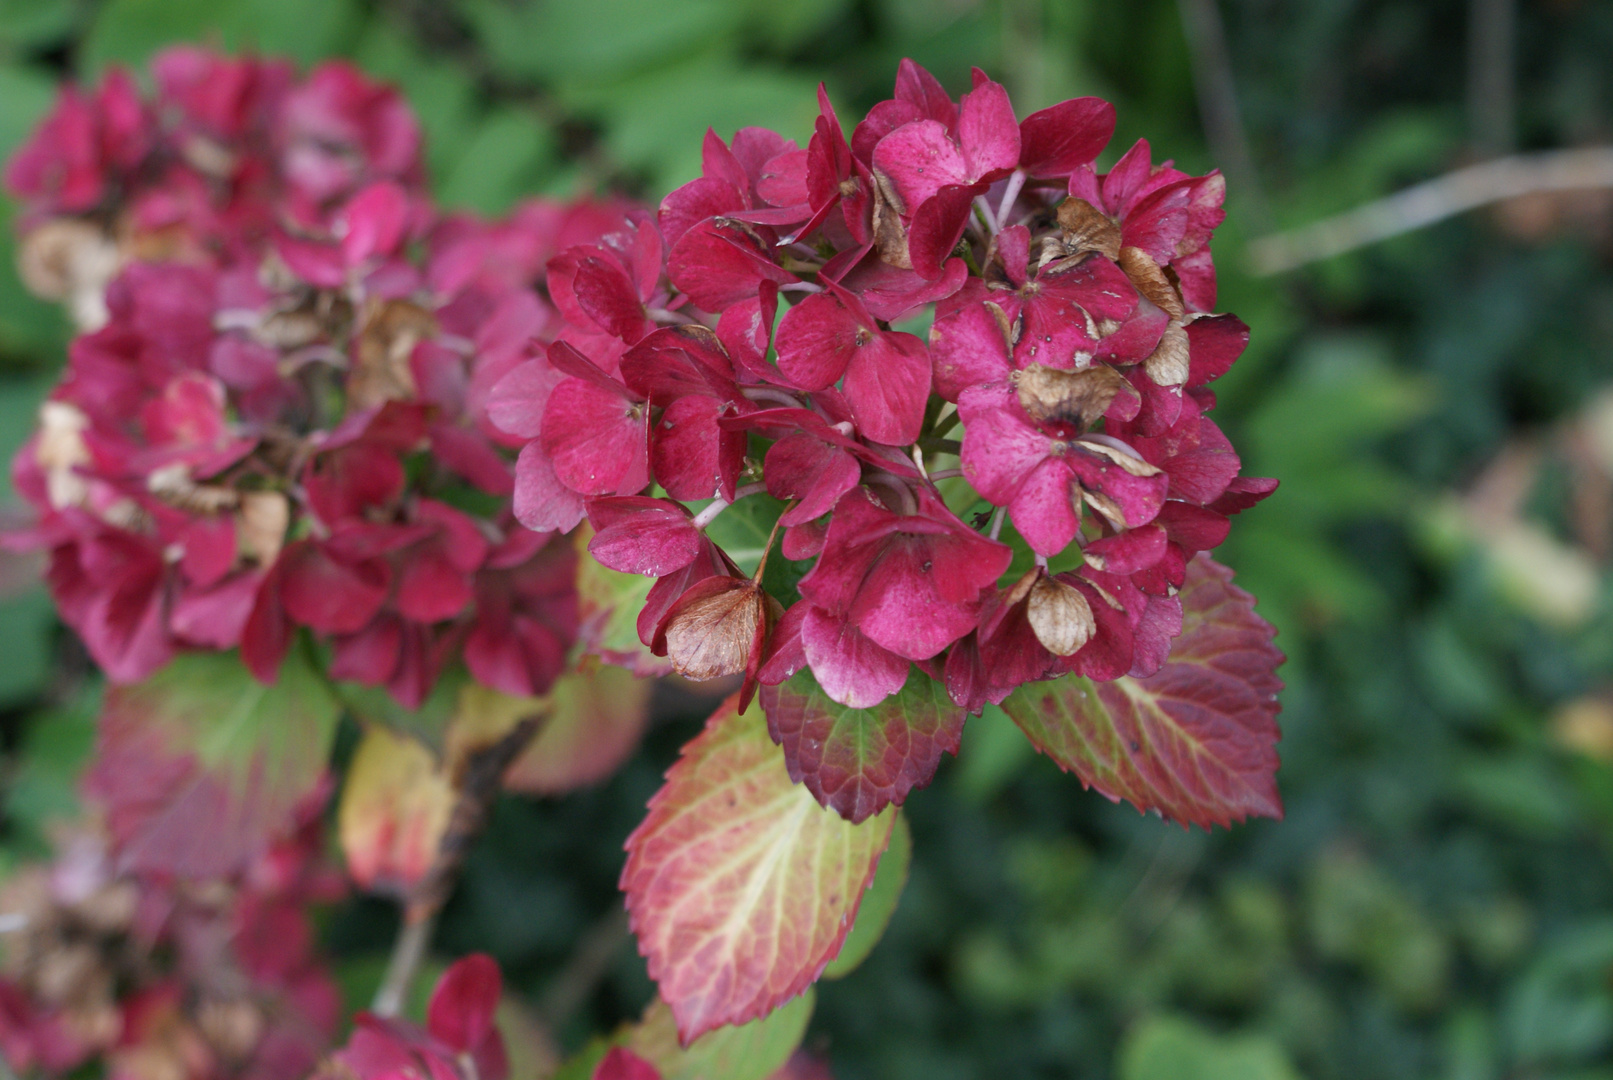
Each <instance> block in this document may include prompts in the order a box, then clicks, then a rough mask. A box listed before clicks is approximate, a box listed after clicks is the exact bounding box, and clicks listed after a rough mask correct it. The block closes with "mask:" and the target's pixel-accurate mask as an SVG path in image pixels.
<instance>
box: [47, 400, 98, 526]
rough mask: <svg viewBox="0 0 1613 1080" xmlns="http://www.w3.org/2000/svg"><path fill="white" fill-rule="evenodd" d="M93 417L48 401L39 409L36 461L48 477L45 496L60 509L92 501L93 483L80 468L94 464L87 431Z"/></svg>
mask: <svg viewBox="0 0 1613 1080" xmlns="http://www.w3.org/2000/svg"><path fill="white" fill-rule="evenodd" d="M89 426H90V418H89V417H88V416H87V415H86V414H85V412H84V410H82V409H80V408H79V407H78V406H76V405H70V404H68V403H67V402H65V401H47V402H45V403H44V404H43V405H41V406H40V407H39V436H38V438H36V439H35V440H34V461H35V463H37V464H38V465H39V467H40V469H41V470H42V471H43V472H44V474H45V495H46V497H47V498H48V499H50V505H51V506H53V507H54V508H56V509H57V510H65V509H66V508H67V507H70V506H81V505H83V503H84V501H85V500H86V499H88V498H89V491H90V487H89V482H88V481H87V480H85V479H84V477H83V476H81V475H80V474H79V471H78V467H79V466H80V465H87V464H89V461H90V450H89V445H88V444H87V443H86V442H85V441H84V432H85V431H86V430H87V429H88V428H89Z"/></svg>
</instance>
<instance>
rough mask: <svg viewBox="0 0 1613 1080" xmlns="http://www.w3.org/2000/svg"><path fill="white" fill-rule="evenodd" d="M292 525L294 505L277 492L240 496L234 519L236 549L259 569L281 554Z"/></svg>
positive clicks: (251, 493) (252, 493)
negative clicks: (292, 507) (239, 503)
mask: <svg viewBox="0 0 1613 1080" xmlns="http://www.w3.org/2000/svg"><path fill="white" fill-rule="evenodd" d="M290 524H291V503H290V502H288V501H287V500H286V497H285V496H284V495H282V494H280V493H279V492H278V491H249V492H247V493H245V494H244V495H242V496H241V506H240V509H239V510H238V511H237V512H236V517H235V538H236V546H237V547H239V548H240V550H241V554H242V555H244V556H246V557H247V558H249V559H252V560H254V561H255V562H256V563H257V564H258V565H259V566H268V565H270V564H271V563H273V562H274V561H275V559H276V558H278V557H279V555H280V549H281V547H283V546H284V545H285V542H286V529H287V528H288V527H289V526H290Z"/></svg>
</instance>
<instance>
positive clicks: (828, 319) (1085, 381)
mask: <svg viewBox="0 0 1613 1080" xmlns="http://www.w3.org/2000/svg"><path fill="white" fill-rule="evenodd" d="M819 103H820V109H821V115H820V117H819V119H818V121H817V125H816V131H815V133H814V135H813V136H812V139H811V141H810V143H809V144H808V146H807V148H806V149H804V150H803V149H801V148H800V147H799V146H797V145H796V144H795V143H794V142H791V141H789V140H787V139H785V138H783V137H782V136H780V135H778V134H776V133H774V132H771V131H766V130H762V129H757V128H747V129H744V130H741V131H739V132H738V133H737V134H736V135H735V136H734V138H733V140H732V142H731V143H724V142H723V141H722V140H721V139H720V138H718V137H717V136H716V135H715V134H714V133H708V135H707V137H706V143H705V148H704V150H705V152H704V169H703V175H702V176H701V177H700V178H699V179H696V180H694V181H691V182H690V183H688V184H686V185H684V186H683V187H681V188H679V189H677V190H676V191H674V192H672V193H671V194H670V195H668V196H667V197H666V199H665V200H664V201H663V202H662V204H661V207H660V211H659V215H658V218H657V219H655V220H652V219H651V218H649V217H648V216H647V215H641V216H637V217H635V218H634V219H633V221H632V223H631V225H630V226H629V227H628V228H627V229H625V230H623V231H621V232H619V233H616V234H614V235H611V236H607V237H604V238H603V239H601V240H600V241H599V242H597V243H593V244H585V245H579V246H577V247H573V248H571V249H569V250H567V251H564V252H562V253H561V254H560V255H559V256H558V257H557V258H556V259H554V260H553V261H552V262H551V263H550V267H549V279H548V286H549V292H550V296H551V298H552V301H553V304H554V306H555V307H556V308H557V309H558V311H559V312H560V314H561V315H562V316H563V317H564V319H565V320H566V326H565V327H564V329H562V330H561V331H560V333H559V334H558V335H557V337H556V339H555V340H554V341H553V342H552V343H551V344H550V345H549V346H548V347H547V349H546V350H544V351H543V353H542V354H541V355H534V356H533V357H532V358H531V359H529V360H527V361H526V362H524V363H522V364H521V365H519V366H518V367H516V368H515V369H514V370H512V371H511V372H510V373H509V374H508V375H507V376H505V377H504V379H503V380H502V381H501V382H500V383H499V384H498V385H497V386H495V387H494V388H493V391H492V397H491V401H490V406H489V411H490V415H491V416H492V419H493V421H494V423H495V424H497V425H498V426H500V427H502V428H503V429H504V430H505V431H506V432H508V433H509V434H510V435H511V436H515V437H518V438H521V439H524V440H527V442H526V446H525V447H524V448H523V449H522V451H521V454H520V457H519V460H518V463H517V467H516V482H515V492H514V496H515V514H516V516H517V517H518V518H519V519H520V520H521V521H522V522H523V523H524V524H526V525H527V526H528V527H530V528H532V529H537V530H566V529H571V528H573V527H574V526H576V525H578V523H579V522H581V521H582V520H583V519H584V518H585V517H586V518H587V519H588V520H589V522H590V524H591V526H592V527H593V529H594V530H595V535H594V537H593V539H592V540H591V542H590V543H589V550H590V551H591V552H592V553H593V555H594V557H595V558H596V559H598V560H599V561H600V562H601V563H603V564H605V565H606V566H608V567H611V568H612V569H615V570H620V571H624V572H631V573H638V574H645V575H651V576H654V577H656V578H657V579H658V580H657V581H656V583H655V585H654V586H653V587H652V588H651V589H650V591H649V595H648V599H647V601H646V603H645V605H644V608H643V610H642V612H641V614H640V617H639V620H638V631H639V635H640V638H641V639H642V641H643V642H644V644H645V645H646V646H648V647H649V648H651V649H652V650H653V651H654V652H655V653H657V654H658V655H664V656H667V657H668V658H669V659H670V660H671V662H672V664H673V666H674V667H675V668H676V669H677V670H679V671H681V672H683V673H684V674H686V675H689V676H691V677H695V678H709V677H713V676H716V675H733V674H739V673H741V672H743V673H744V676H745V685H744V691H743V694H744V697H745V698H746V699H747V700H748V698H749V695H750V694H752V693H754V692H755V689H756V686H757V684H758V683H760V684H763V685H770V684H777V683H780V682H783V681H784V680H785V679H788V678H790V677H791V676H792V675H793V674H794V673H795V672H797V671H799V670H800V669H802V668H803V667H805V668H810V670H811V673H812V675H813V676H814V678H815V679H816V682H817V683H818V685H819V686H820V687H821V688H822V690H823V692H824V693H826V694H827V695H828V696H829V697H830V698H832V699H834V700H835V701H836V702H839V703H841V704H842V705H846V706H850V707H855V708H867V707H871V706H874V705H877V704H878V703H880V702H881V701H883V700H884V699H885V698H887V697H888V696H889V695H891V694H893V693H895V692H896V691H898V690H899V689H901V688H902V687H903V686H904V684H905V683H906V681H907V680H908V678H909V677H910V675H911V667H912V665H913V664H917V665H919V666H920V668H921V670H922V671H924V672H925V673H927V675H928V676H929V677H932V678H935V679H938V680H941V681H942V682H944V684H945V686H946V689H947V691H948V693H949V694H950V696H951V698H952V700H953V701H954V702H955V703H956V704H957V705H958V706H960V707H963V708H966V709H968V710H969V711H971V712H973V711H978V710H979V709H981V708H982V707H983V706H984V705H985V703H987V702H1000V701H1001V700H1003V698H1004V697H1006V696H1007V695H1008V694H1009V693H1011V692H1012V691H1013V690H1014V689H1015V688H1016V687H1018V686H1020V685H1022V684H1024V683H1026V682H1031V681H1035V680H1040V679H1047V678H1051V677H1055V676H1057V675H1060V674H1063V673H1068V672H1075V673H1079V674H1081V675H1084V676H1087V677H1089V678H1093V679H1098V680H1111V679H1115V678H1118V677H1120V676H1123V675H1126V674H1128V673H1129V674H1133V675H1138V676H1143V675H1147V674H1150V673H1152V672H1154V671H1156V670H1157V669H1158V668H1159V667H1160V666H1161V665H1162V664H1163V663H1164V662H1165V658H1166V655H1167V653H1168V652H1169V649H1170V643H1171V640H1172V639H1173V638H1174V637H1175V636H1176V635H1177V634H1178V633H1179V632H1180V630H1181V625H1182V615H1181V605H1180V603H1179V601H1178V600H1177V597H1176V591H1177V589H1178V587H1179V586H1180V585H1181V584H1182V581H1183V576H1184V573H1185V568H1186V565H1187V562H1188V560H1189V559H1190V558H1191V557H1192V555H1193V554H1194V553H1195V552H1198V551H1204V550H1208V549H1210V548H1213V547H1215V546H1216V545H1218V544H1219V543H1220V542H1221V541H1222V540H1223V539H1224V538H1225V536H1226V534H1227V531H1228V515H1230V514H1232V513H1235V512H1237V511H1239V510H1241V509H1243V508H1245V507H1247V506H1250V505H1252V504H1253V503H1254V502H1256V501H1258V500H1259V499H1260V498H1262V497H1264V496H1265V495H1266V494H1269V493H1270V492H1271V491H1272V490H1273V489H1274V488H1275V486H1276V485H1275V482H1273V481H1269V480H1261V479H1250V478H1241V477H1239V476H1238V473H1239V469H1240V464H1239V461H1238V458H1237V455H1236V454H1235V453H1234V452H1233V450H1232V447H1231V446H1230V444H1229V443H1228V442H1227V440H1226V438H1225V437H1224V436H1223V435H1222V434H1221V432H1220V430H1219V429H1218V428H1217V427H1216V425H1215V424H1214V423H1213V422H1212V421H1211V420H1209V419H1208V418H1207V417H1206V416H1205V413H1206V411H1207V410H1209V409H1210V408H1211V407H1212V406H1213V404H1214V401H1215V398H1214V394H1213V393H1212V392H1211V391H1210V390H1209V389H1208V388H1207V387H1206V385H1205V384H1207V383H1208V382H1210V381H1211V380H1213V379H1214V378H1216V377H1218V376H1219V375H1221V374H1223V373H1224V372H1225V371H1226V370H1227V369H1228V368H1229V367H1230V365H1231V364H1232V362H1233V361H1234V360H1235V359H1236V358H1237V357H1238V355H1239V354H1240V353H1241V352H1242V350H1243V347H1244V345H1245V343H1246V341H1247V337H1248V331H1247V328H1246V327H1245V326H1243V324H1242V323H1240V322H1239V321H1238V320H1237V319H1236V318H1234V317H1232V316H1226V315H1223V316H1215V315H1211V314H1209V313H1208V312H1209V310H1210V309H1211V308H1212V307H1213V305H1214V301H1215V271H1214V266H1213V263H1212V262H1211V258H1210V250H1209V240H1210V235H1211V232H1212V231H1213V229H1214V228H1215V226H1216V225H1217V224H1219V222H1220V221H1221V219H1222V217H1223V213H1222V210H1221V202H1222V197H1223V194H1224V184H1223V181H1222V179H1221V177H1220V176H1219V175H1218V174H1216V173H1211V174H1209V175H1207V176H1200V177H1194V176H1189V175H1187V174H1185V173H1183V172H1181V171H1179V170H1177V169H1175V168H1173V167H1172V166H1171V165H1169V164H1164V165H1160V166H1157V167H1156V166H1154V165H1153V164H1152V162H1151V160H1150V150H1149V147H1148V145H1147V143H1146V142H1139V143H1138V144H1137V145H1136V146H1135V147H1133V148H1132V149H1131V150H1130V151H1129V152H1127V153H1126V154H1125V155H1124V156H1123V157H1122V158H1121V159H1120V161H1119V163H1118V164H1117V165H1116V166H1115V167H1114V168H1113V169H1112V170H1111V171H1109V172H1108V173H1106V174H1098V173H1097V172H1095V170H1094V168H1093V161H1094V159H1095V158H1096V157H1097V155H1098V154H1099V153H1100V152H1101V151H1102V150H1103V148H1104V147H1105V145H1106V144H1107V143H1108V141H1109V137H1110V135H1111V134H1112V132H1113V128H1114V110H1113V108H1112V107H1111V106H1110V105H1108V104H1107V103H1105V102H1102V101H1099V100H1097V99H1093V98H1082V99H1077V100H1073V101H1066V102H1064V103H1062V104H1060V105H1056V106H1053V107H1051V108H1049V109H1044V110H1042V111H1040V112H1037V113H1034V114H1032V115H1030V116H1028V117H1026V118H1025V119H1024V120H1023V121H1019V120H1017V119H1016V117H1015V114H1014V110H1013V107H1012V105H1011V103H1010V102H1009V99H1008V95H1007V93H1006V91H1004V89H1003V88H1002V87H1001V86H1000V85H998V84H997V83H994V82H992V81H991V80H990V79H988V78H987V77H986V76H985V75H984V74H982V73H981V72H979V71H976V72H975V79H974V88H973V89H972V90H971V91H970V92H969V93H967V94H965V95H964V96H963V98H962V100H961V101H954V100H953V99H952V98H951V97H949V96H948V95H947V94H946V92H945V91H944V90H943V89H942V88H941V86H940V84H939V83H938V82H937V81H936V80H935V79H934V77H933V76H931V75H930V74H929V73H928V72H926V71H924V70H923V69H922V68H920V67H919V66H918V65H916V64H913V63H912V62H911V61H904V62H903V64H902V67H901V70H900V74H899V75H898V78H897V82H896V92H895V96H894V97H893V98H892V99H891V100H888V101H884V102H881V103H879V104H878V105H876V106H875V107H874V108H873V109H872V110H870V111H869V113H868V115H867V116H866V117H865V118H864V119H863V120H862V121H861V122H859V123H858V124H857V125H856V126H855V128H854V129H853V131H852V134H851V137H850V139H849V140H848V139H847V137H846V135H845V128H844V127H843V126H842V124H841V122H840V120H839V118H838V117H837V116H836V114H835V111H834V109H833V108H832V106H831V105H830V102H829V99H828V97H827V95H826V94H824V93H823V92H822V91H821V90H820V93H819ZM925 317H930V318H931V319H932V322H931V325H930V327H929V332H928V340H926V339H925V338H923V337H920V336H917V335H916V334H914V333H910V332H907V331H906V330H903V329H900V327H903V326H907V327H910V328H912V329H918V330H921V331H922V329H923V323H922V320H923V319H924V318H925ZM960 423H961V425H962V435H961V439H954V438H950V437H949V435H950V434H951V432H952V431H953V429H954V428H955V427H956V426H957V425H959V424H960ZM764 491H765V492H766V493H768V494H769V495H771V496H773V497H775V498H777V499H780V500H785V501H786V502H787V507H786V509H785V510H784V511H783V513H782V515H781V516H780V517H779V518H778V521H777V525H778V528H776V529H775V532H777V531H778V529H779V528H781V529H782V532H783V536H782V541H781V552H782V555H783V556H784V558H786V559H788V560H791V561H794V562H797V563H803V562H805V563H810V566H809V567H808V568H806V569H805V572H804V574H798V575H797V576H798V580H796V581H795V582H794V584H792V585H790V586H789V587H788V590H787V592H785V593H783V594H780V593H779V591H778V590H774V591H773V592H769V591H768V590H767V589H766V588H765V587H764V583H763V576H764V575H763V569H762V568H760V567H759V568H758V569H757V571H756V572H755V573H754V574H752V575H746V574H744V573H743V572H741V571H740V570H739V568H738V566H737V565H736V562H735V559H734V558H731V557H730V554H729V553H727V552H725V551H724V550H723V549H722V548H721V547H720V546H719V545H718V544H716V543H715V542H714V541H713V540H712V539H711V538H710V537H709V536H708V535H707V534H706V532H705V527H706V526H707V525H709V524H710V523H711V522H712V521H713V520H714V519H715V518H716V517H717V515H719V514H721V513H723V512H725V508H726V507H728V506H730V505H732V504H733V503H734V502H736V501H738V500H740V499H744V498H747V497H750V496H753V495H757V494H760V493H762V492H764ZM707 500H709V501H707ZM702 502H703V505H700V506H698V507H696V506H690V505H686V504H696V503H702ZM772 543H773V540H772V539H771V538H770V539H769V540H768V542H767V546H768V548H769V549H770V548H771V546H772ZM765 560H766V555H765V553H764V555H763V563H764V565H765ZM789 577H790V576H788V575H787V576H786V578H787V579H789Z"/></svg>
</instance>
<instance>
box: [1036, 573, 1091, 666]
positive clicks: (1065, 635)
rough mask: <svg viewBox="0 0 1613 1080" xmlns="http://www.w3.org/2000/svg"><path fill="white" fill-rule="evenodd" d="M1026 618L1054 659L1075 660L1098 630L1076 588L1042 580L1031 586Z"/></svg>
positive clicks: (1050, 580)
mask: <svg viewBox="0 0 1613 1080" xmlns="http://www.w3.org/2000/svg"><path fill="white" fill-rule="evenodd" d="M1025 617H1026V619H1028V620H1029V622H1030V624H1031V632H1032V633H1034V634H1035V635H1036V640H1037V641H1040V642H1041V643H1042V647H1043V648H1044V649H1046V650H1047V651H1048V652H1050V653H1052V654H1053V655H1054V656H1072V655H1074V654H1075V652H1076V651H1077V650H1079V649H1080V648H1081V646H1083V645H1085V644H1086V643H1087V642H1088V641H1089V640H1091V638H1092V635H1093V633H1094V632H1096V630H1097V628H1098V623H1097V620H1096V619H1094V618H1093V616H1092V606H1091V605H1090V604H1088V603H1087V598H1086V597H1084V596H1082V595H1081V591H1080V590H1079V589H1077V588H1075V586H1073V585H1066V584H1065V583H1064V582H1062V581H1060V580H1058V579H1057V578H1051V577H1046V576H1043V577H1040V578H1038V579H1037V581H1036V584H1034V585H1032V586H1031V590H1030V600H1029V601H1028V603H1027V604H1026V606H1025Z"/></svg>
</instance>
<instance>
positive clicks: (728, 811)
mask: <svg viewBox="0 0 1613 1080" xmlns="http://www.w3.org/2000/svg"><path fill="white" fill-rule="evenodd" d="M736 706H737V700H736V699H735V698H732V697H731V698H729V699H728V700H727V701H725V702H724V703H723V704H722V705H721V706H720V707H719V708H718V709H717V711H716V712H715V713H714V714H713V715H712V717H711V719H710V720H708V721H707V722H706V728H705V730H704V731H702V732H701V733H700V734H699V735H698V736H696V737H695V738H694V739H693V740H691V741H690V742H689V744H688V745H687V746H685V747H684V748H683V755H682V756H681V757H680V758H679V759H678V761H677V762H676V763H675V764H674V765H673V766H672V768H671V769H669V770H668V771H667V779H666V783H665V784H664V785H663V786H662V788H661V790H660V791H658V792H656V794H655V796H654V798H652V799H651V800H650V808H649V814H648V815H647V816H646V817H645V819H644V821H643V823H642V824H640V825H639V827H638V828H637V829H635V830H634V831H633V835H632V836H630V837H628V840H627V852H628V856H627V865H626V866H625V867H624V868H623V870H622V881H621V885H622V889H623V891H624V892H626V893H627V909H628V912H629V914H630V915H631V917H632V925H633V930H634V931H635V932H636V933H637V935H638V941H639V951H640V952H642V953H643V954H644V956H645V957H646V958H647V959H648V961H649V971H650V977H651V978H653V979H654V980H655V981H656V982H657V983H658V984H660V988H661V996H662V997H663V998H665V999H666V1001H667V1004H668V1005H669V1006H670V1007H671V1009H672V1014H673V1016H674V1017H675V1018H676V1020H677V1027H678V1033H679V1035H680V1036H681V1037H682V1039H683V1041H684V1042H685V1043H687V1042H689V1041H690V1040H693V1039H695V1038H697V1037H699V1036H700V1035H702V1034H703V1033H705V1032H707V1031H711V1030H712V1029H713V1028H717V1027H720V1026H722V1025H724V1024H742V1023H744V1022H745V1021H747V1020H752V1019H755V1018H756V1017H759V1016H763V1015H765V1014H767V1013H768V1012H770V1011H772V1010H773V1009H775V1008H777V1007H778V1006H779V1005H781V1004H782V1003H784V1002H786V1001H788V1000H789V999H790V998H792V997H795V996H796V995H798V994H800V993H801V992H802V991H803V990H805V989H806V988H807V987H808V986H810V985H811V984H812V983H813V982H814V981H815V980H816V979H817V978H818V976H819V974H820V973H822V971H823V968H824V965H825V964H827V963H828V962H829V961H830V960H832V959H833V958H834V957H835V955H836V954H837V953H838V952H839V951H840V947H841V945H842V943H843V942H844V941H845V938H846V933H847V931H848V930H849V929H850V928H851V924H852V921H853V920H854V919H855V917H856V914H857V907H858V905H859V904H860V903H861V902H862V897H863V891H864V890H865V889H866V888H867V887H868V884H869V882H870V881H871V880H872V879H873V876H874V871H875V868H876V867H877V866H878V864H879V856H880V854H881V853H882V852H883V851H884V850H885V846H886V844H887V843H888V842H889V840H890V834H891V828H892V825H893V823H894V821H895V817H896V815H895V812H894V811H892V812H890V813H886V814H882V815H880V816H878V817H876V818H875V819H874V820H872V821H867V822H864V823H863V824H861V825H853V824H852V823H850V822H848V821H847V820H845V818H843V817H841V816H840V815H838V814H836V813H834V812H833V811H830V810H826V809H824V808H823V807H821V806H819V805H818V804H817V802H816V800H815V799H814V798H813V796H812V793H811V792H809V791H807V790H806V789H805V788H804V787H802V786H800V785H798V784H793V783H791V782H790V777H789V773H788V772H787V771H786V770H785V768H784V762H783V761H782V760H781V757H780V755H779V752H778V748H777V747H775V746H774V745H773V743H772V740H771V739H769V738H768V734H767V725H766V723H765V721H764V719H763V716H762V712H761V710H760V709H759V708H756V707H754V706H753V707H752V708H751V709H750V710H749V711H747V712H744V713H740V712H738V711H737V708H736Z"/></svg>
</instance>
